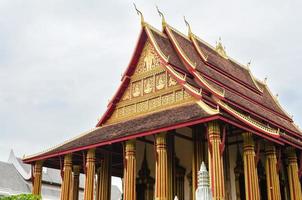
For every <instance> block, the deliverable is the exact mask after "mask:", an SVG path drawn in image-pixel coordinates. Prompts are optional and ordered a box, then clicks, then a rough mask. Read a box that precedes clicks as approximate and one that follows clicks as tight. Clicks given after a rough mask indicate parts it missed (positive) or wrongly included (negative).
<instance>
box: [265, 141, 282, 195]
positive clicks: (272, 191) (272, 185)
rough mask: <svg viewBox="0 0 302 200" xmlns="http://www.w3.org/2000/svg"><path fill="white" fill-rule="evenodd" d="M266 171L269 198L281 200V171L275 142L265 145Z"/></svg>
mask: <svg viewBox="0 0 302 200" xmlns="http://www.w3.org/2000/svg"><path fill="white" fill-rule="evenodd" d="M265 172H266V183H267V199H268V200H281V193H280V181H279V172H278V169H277V155H276V148H275V146H274V145H273V144H267V145H265Z"/></svg>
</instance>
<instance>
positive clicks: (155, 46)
mask: <svg viewBox="0 0 302 200" xmlns="http://www.w3.org/2000/svg"><path fill="white" fill-rule="evenodd" d="M149 28H150V27H149V25H147V26H145V30H146V32H147V34H148V36H149V38H150V40H151V42H152V44H153V46H154V48H155V49H156V51H157V53H158V54H159V55H160V56H161V58H162V59H163V60H164V61H165V62H169V57H167V56H166V55H165V54H164V53H163V52H162V51H161V49H160V47H159V46H158V44H157V42H156V40H155V39H154V37H153V34H152V33H151V31H150V29H149Z"/></svg>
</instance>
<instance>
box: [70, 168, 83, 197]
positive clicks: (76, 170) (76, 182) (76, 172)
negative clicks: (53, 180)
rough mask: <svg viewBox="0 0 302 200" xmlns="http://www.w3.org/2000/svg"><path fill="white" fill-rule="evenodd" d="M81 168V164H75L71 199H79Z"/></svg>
mask: <svg viewBox="0 0 302 200" xmlns="http://www.w3.org/2000/svg"><path fill="white" fill-rule="evenodd" d="M80 169H81V167H80V166H79V165H74V166H73V178H72V193H71V200H78V199H79V186H80Z"/></svg>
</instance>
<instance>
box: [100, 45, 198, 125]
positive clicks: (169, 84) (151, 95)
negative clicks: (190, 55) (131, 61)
mask: <svg viewBox="0 0 302 200" xmlns="http://www.w3.org/2000/svg"><path fill="white" fill-rule="evenodd" d="M165 66H166V65H165V63H163V62H161V61H160V56H159V55H158V54H157V53H156V49H155V48H154V45H153V44H152V43H151V42H150V40H147V42H146V43H145V46H144V48H143V50H142V52H141V56H140V58H139V60H138V63H137V66H136V68H135V71H134V74H133V75H132V77H131V78H130V83H129V85H128V87H127V88H126V90H125V92H124V94H123V96H122V98H121V100H120V101H119V102H118V103H117V104H116V107H115V110H114V111H113V114H112V116H111V117H110V118H109V119H108V120H107V122H106V123H105V124H112V123H116V122H120V121H124V120H129V119H131V118H136V117H138V116H142V115H145V114H149V113H150V112H155V111H158V110H162V109H165V108H167V107H171V106H172V107H173V106H177V105H178V104H183V103H186V102H192V101H195V98H194V97H193V96H191V95H189V94H188V93H187V92H186V91H185V90H184V88H186V89H188V90H190V92H194V93H196V94H199V93H200V91H199V89H197V88H194V87H193V86H190V85H188V84H187V83H186V84H184V85H181V84H178V82H177V81H176V80H175V79H174V77H176V78H179V79H180V80H181V81H183V80H185V77H183V76H182V75H181V74H180V73H178V72H176V71H174V70H173V69H171V68H170V67H166V68H165ZM168 71H171V72H168ZM171 74H173V75H171Z"/></svg>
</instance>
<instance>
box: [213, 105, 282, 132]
mask: <svg viewBox="0 0 302 200" xmlns="http://www.w3.org/2000/svg"><path fill="white" fill-rule="evenodd" d="M217 104H218V105H219V106H221V107H222V108H224V109H226V110H228V111H229V112H231V113H232V114H233V115H234V116H236V117H237V118H239V119H240V120H242V121H244V122H246V123H248V124H250V125H252V126H255V127H257V128H259V129H260V130H262V131H263V132H265V133H268V134H271V135H274V136H280V129H279V128H278V129H274V128H271V127H269V126H267V125H264V124H262V123H260V122H258V121H257V120H254V119H253V118H251V117H250V116H247V115H244V114H242V113H241V112H239V111H237V110H235V109H233V108H232V107H230V106H229V105H227V104H225V103H223V102H222V101H220V100H218V101H217Z"/></svg>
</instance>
